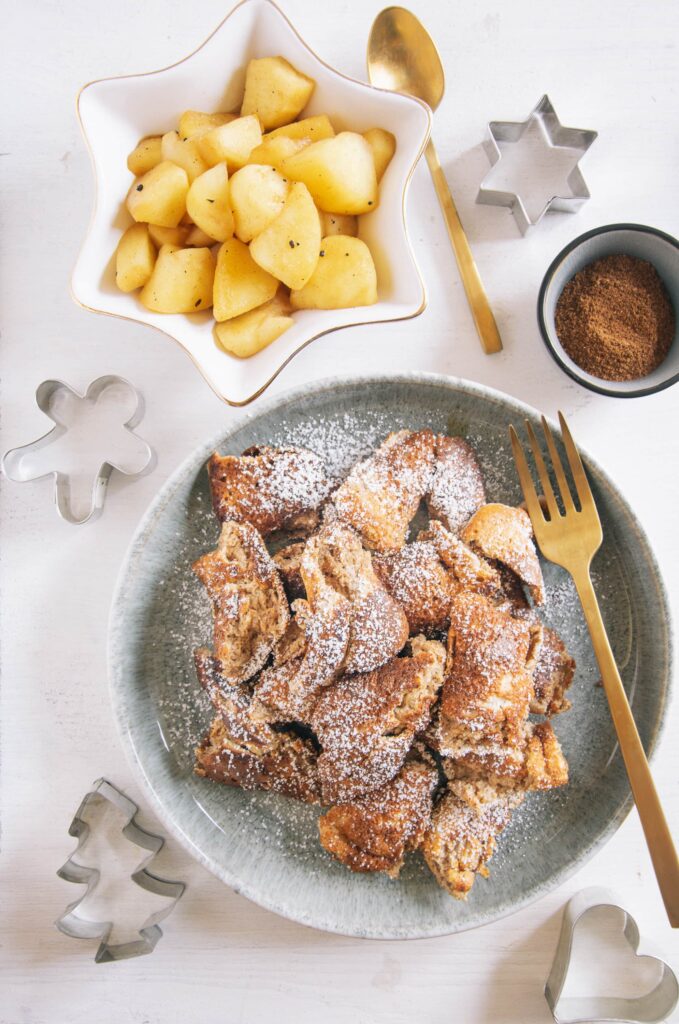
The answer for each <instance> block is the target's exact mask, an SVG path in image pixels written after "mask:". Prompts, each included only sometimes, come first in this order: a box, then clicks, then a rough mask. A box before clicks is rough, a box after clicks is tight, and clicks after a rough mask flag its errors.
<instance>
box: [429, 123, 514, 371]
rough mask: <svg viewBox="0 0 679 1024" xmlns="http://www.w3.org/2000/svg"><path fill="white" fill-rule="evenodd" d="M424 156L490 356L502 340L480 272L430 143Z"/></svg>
mask: <svg viewBox="0 0 679 1024" xmlns="http://www.w3.org/2000/svg"><path fill="white" fill-rule="evenodd" d="M425 156H426V157H427V163H428V164H429V170H430V171H431V176H432V178H433V181H434V188H435V189H436V194H437V196H438V198H439V203H440V204H441V210H442V211H443V218H444V220H445V222H446V227H447V228H448V234H449V236H450V242H451V245H452V247H453V252H454V253H455V259H456V260H457V265H458V268H459V270H460V277H461V278H462V284H463V285H464V290H465V292H466V293H467V300H468V302H469V307H470V309H471V311H472V316H473V317H474V323H475V324H476V330H477V331H478V334H479V338H480V339H481V345H482V347H483V351H484V352H485V353H486V355H491V354H492V353H493V352H501V351H502V340H501V338H500V332H499V331H498V329H497V324H496V323H495V317H494V316H493V311H492V310H491V308H490V305H489V303H488V296H487V295H486V292H485V289H484V287H483V284H482V283H481V278H480V277H479V272H478V270H477V269H476V263H475V262H474V257H473V256H472V251H471V249H470V248H469V242H468V241H467V236H466V235H465V233H464V228H463V227H462V223H461V222H460V218H459V216H458V212H457V210H456V208H455V203H454V202H453V197H452V196H451V194H450V189H449V188H448V182H447V181H446V176H445V174H444V173H443V170H442V169H441V164H440V163H439V158H438V154H437V152H436V149H435V148H434V143H433V142H432V141H431V139H430V140H429V142H428V143H427V148H426V149H425Z"/></svg>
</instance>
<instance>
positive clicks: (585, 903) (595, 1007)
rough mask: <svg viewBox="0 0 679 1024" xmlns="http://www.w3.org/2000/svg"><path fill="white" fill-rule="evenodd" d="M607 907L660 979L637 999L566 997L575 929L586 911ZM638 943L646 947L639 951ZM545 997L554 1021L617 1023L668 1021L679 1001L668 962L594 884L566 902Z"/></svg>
mask: <svg viewBox="0 0 679 1024" xmlns="http://www.w3.org/2000/svg"><path fill="white" fill-rule="evenodd" d="M599 907H607V908H609V909H610V910H612V911H613V912H614V913H615V914H617V916H618V918H619V920H620V925H621V930H622V934H623V936H624V938H625V940H626V941H627V944H628V945H629V947H630V949H631V950H632V952H633V953H634V955H635V956H637V957H639V958H642V957H643V958H646V959H649V960H652V961H653V962H655V963H656V964H657V965H658V966H659V968H660V978H659V981H658V982H657V984H656V985H655V987H654V988H652V989H651V991H650V992H646V993H644V994H643V995H641V996H636V997H635V998H623V997H621V996H588V995H584V994H583V995H576V996H564V995H563V991H564V987H565V985H566V979H567V977H568V969H569V967H570V963H571V956H572V953H573V940H574V937H575V933H576V930H577V929H578V928H579V927H580V926H581V922H583V921H584V919H585V918H586V916H587V914H588V913H589V912H590V911H592V910H595V909H597V908H599ZM640 948H643V951H642V952H640ZM545 999H546V1000H547V1005H548V1006H549V1009H550V1010H551V1012H552V1016H553V1017H554V1020H555V1022H556V1024H585V1022H588V1021H610V1022H613V1024H659V1022H660V1021H664V1020H666V1018H668V1017H669V1016H670V1014H671V1013H672V1011H673V1010H674V1008H675V1006H676V1005H677V1001H678V1000H679V983H678V982H677V976H676V975H675V973H674V971H673V970H672V968H671V967H670V966H669V964H667V963H665V961H664V960H662V959H661V958H660V957H659V956H657V955H656V954H655V951H651V949H650V946H649V944H648V943H647V942H646V941H642V939H641V936H640V934H639V928H638V926H637V923H636V921H635V920H634V918H633V917H632V915H631V914H630V912H629V911H628V910H626V909H625V908H624V907H623V906H621V905H620V902H619V899H618V897H617V896H616V895H615V893H613V892H611V891H610V890H609V889H603V888H599V887H598V886H593V887H592V888H590V889H583V890H581V892H578V893H576V894H575V896H573V897H572V899H570V900H569V902H568V903H567V904H566V907H565V909H564V913H563V920H562V922H561V933H560V935H559V941H558V944H557V947H556V953H555V954H554V961H553V963H552V969H551V971H550V973H549V977H548V979H547V984H546V985H545Z"/></svg>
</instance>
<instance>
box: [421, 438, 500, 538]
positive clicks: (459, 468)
mask: <svg viewBox="0 0 679 1024" xmlns="http://www.w3.org/2000/svg"><path fill="white" fill-rule="evenodd" d="M485 501H486V490H485V487H484V485H483V476H482V475H481V469H480V467H479V464H478V462H477V461H476V455H475V454H474V449H473V448H472V446H471V445H470V444H469V443H468V442H467V441H465V440H464V438H462V437H448V436H447V435H446V434H439V435H438V436H437V438H436V460H435V462H434V472H433V474H432V478H431V483H430V485H429V490H428V492H427V508H428V510H429V515H430V516H431V518H432V519H438V520H440V522H442V523H443V525H444V526H445V528H446V529H447V530H450V531H451V532H452V533H456V532H457V531H458V530H459V529H460V528H461V527H462V526H464V524H465V523H466V522H467V520H468V519H469V518H470V517H471V516H472V515H473V514H474V512H476V510H477V509H478V508H480V507H481V505H483V504H485Z"/></svg>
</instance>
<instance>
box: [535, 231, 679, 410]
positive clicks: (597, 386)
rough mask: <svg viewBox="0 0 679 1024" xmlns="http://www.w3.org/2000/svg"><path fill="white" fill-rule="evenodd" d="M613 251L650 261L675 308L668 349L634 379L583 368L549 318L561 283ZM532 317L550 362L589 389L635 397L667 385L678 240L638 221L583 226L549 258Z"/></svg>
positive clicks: (672, 377)
mask: <svg viewBox="0 0 679 1024" xmlns="http://www.w3.org/2000/svg"><path fill="white" fill-rule="evenodd" d="M615 253H626V254H627V255H629V256H636V257H637V258H638V259H642V260H648V262H649V263H652V264H653V266H654V267H655V269H656V270H657V271H658V274H659V275H660V277H661V279H662V281H663V284H664V285H665V287H666V288H667V291H668V293H669V296H670V298H671V300H672V305H673V306H674V309H675V313H677V314H678V327H677V329H675V336H674V341H673V342H672V345H671V346H670V350H669V352H668V353H667V355H666V356H665V358H664V359H663V361H662V363H661V364H660V366H658V367H656V369H655V370H653V372H652V373H649V374H648V376H647V377H640V378H639V379H638V380H624V381H615V380H602V379H601V378H600V377H594V376H592V374H591V373H587V372H586V371H585V370H583V369H581V368H580V367H579V366H578V364H577V363H575V362H574V361H573V360H572V359H571V357H570V356H569V355H568V354H567V353H566V351H565V350H564V348H563V346H562V345H561V342H560V341H559V338H558V335H557V333H556V327H555V324H554V312H555V309H556V304H557V302H558V301H559V296H560V295H561V292H562V291H563V288H564V286H565V285H566V283H567V282H568V281H570V279H571V278H572V277H573V276H574V275H575V274H577V273H578V271H580V270H582V269H583V267H585V266H586V265H587V264H588V263H592V262H593V261H594V260H600V259H603V258H604V257H605V256H612V255H613V254H615ZM538 323H539V325H540V333H541V334H542V337H543V340H544V342H545V345H546V346H547V349H548V350H549V352H550V354H551V356H552V358H553V359H554V360H555V362H557V363H558V364H559V366H560V367H561V369H562V370H564V372H565V373H567V374H568V376H569V377H572V378H573V380H576V381H577V382H578V384H582V386H583V387H585V388H589V390H590V391H596V392H598V393H599V394H600V395H612V396H613V397H614V398H639V397H640V396H642V395H652V394H655V392H656V391H662V390H663V389H664V388H669V387H671V386H672V384H676V383H677V381H679V241H677V239H676V238H673V237H672V236H671V235H666V234H665V232H664V231H658V230H657V228H649V227H645V226H644V225H643V224H607V225H605V226H604V227H601V228H594V230H593V231H586V232H585V234H584V235H580V236H579V237H578V238H575V239H573V241H572V242H569V243H568V245H567V246H566V247H565V248H564V249H562V250H561V252H560V253H559V255H558V256H557V257H556V258H555V259H554V260H552V262H551V264H550V266H549V268H548V270H547V273H546V274H545V276H544V278H543V281H542V284H541V286H540V294H539V295H538Z"/></svg>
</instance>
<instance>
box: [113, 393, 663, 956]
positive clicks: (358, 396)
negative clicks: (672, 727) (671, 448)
mask: <svg viewBox="0 0 679 1024" xmlns="http://www.w3.org/2000/svg"><path fill="white" fill-rule="evenodd" d="M525 416H527V417H528V418H529V419H532V420H533V421H535V413H534V411H533V410H531V409H529V408H527V407H526V406H523V405H521V404H520V403H519V402H516V401H514V400H513V399H511V398H508V397H507V396H505V395H501V394H499V393H497V392H493V391H490V390H488V389H486V388H482V387H479V386H478V385H475V384H469V383H466V382H463V381H458V380H454V379H451V378H447V377H437V376H431V375H412V376H404V377H382V378H379V377H378V378H369V379H356V378H354V379H351V380H331V381H327V382H322V383H320V384H318V385H309V386H305V387H303V388H300V389H298V390H297V391H295V392H292V393H290V394H288V395H286V396H284V397H282V398H279V399H277V400H276V401H274V402H270V403H268V404H263V405H262V406H261V407H260V410H259V411H258V412H257V413H256V414H255V415H253V416H247V417H243V419H242V420H241V421H240V424H239V425H238V426H236V427H235V428H234V429H232V430H230V431H229V432H226V433H224V434H222V435H221V436H218V437H214V438H212V439H211V440H210V441H209V442H208V443H206V444H205V445H204V446H203V447H201V448H200V449H199V450H198V451H196V452H195V453H194V454H193V455H192V456H191V457H190V458H189V459H188V460H187V461H186V462H185V463H184V465H183V466H180V468H179V469H178V470H177V472H176V473H175V474H174V475H173V476H172V478H171V479H170V480H169V481H168V482H167V483H166V484H165V486H164V487H163V488H162V490H161V491H160V493H159V494H158V496H157V498H156V499H155V501H154V502H153V503H152V505H151V507H150V508H149V510H148V511H147V513H146V515H145V516H144V518H143V520H142V522H141V524H140V526H139V529H138V530H137V533H136V536H135V538H134V540H133V542H132V545H131V547H130V550H129V553H128V555H127V558H126V560H125V563H124V565H123V568H122V571H121V575H120V579H119V584H118V588H117V592H116V595H115V598H114V602H113V609H112V614H111V623H110V673H111V687H112V695H113V703H114V708H115V713H116V716H117V719H118V723H119V725H120V729H121V732H122V735H123V737H124V740H125V743H126V745H127V747H128V750H129V751H130V752H131V755H132V758H133V761H134V763H135V764H136V766H137V767H138V769H139V772H140V774H141V775H142V777H143V779H144V782H145V784H146V786H147V788H148V790H149V793H150V794H151V795H152V797H153V799H154V802H155V805H156V810H157V812H158V814H159V816H160V818H161V819H162V821H163V822H164V824H165V826H166V827H167V828H168V829H169V830H170V831H171V832H172V833H173V834H174V835H175V836H176V837H177V838H178V839H179V840H180V841H181V842H182V843H183V844H184V845H185V846H186V848H187V849H188V850H189V851H190V852H191V853H192V854H193V856H195V857H196V858H197V859H198V860H199V861H201V862H202V863H203V864H204V865H205V866H206V867H208V868H209V869H210V871H212V872H214V874H215V875H217V876H218V877H219V878H221V879H222V880H223V881H224V882H226V883H227V884H228V885H230V886H232V887H233V888H234V889H236V890H237V891H238V892H241V893H242V894H243V895H245V896H248V897H249V898H250V899H252V900H254V901H255V902H257V903H259V904H261V905H262V906H264V907H267V908H269V909H270V910H273V911H275V912H276V913H278V914H283V915H285V916H286V917H289V918H292V919H293V920H295V921H300V922H302V923H304V924H307V925H312V926H314V927H316V928H322V929H326V930H328V931H334V932H340V933H343V934H346V935H356V936H370V937H374V938H416V937H420V936H431V935H440V934H444V933H448V932H455V931H460V930H462V929H465V928H471V927H473V926H476V925H480V924H484V923H486V922H488V921H493V920H495V919H496V918H499V917H502V916H503V915H505V914H509V913H510V912H512V911H514V910H517V909H518V908H519V907H522V906H524V905H525V904H526V903H528V902H530V901H531V900H534V899H536V898H537V897H539V896H541V895H543V894H544V893H546V892H548V891H549V890H550V889H552V888H553V887H554V886H556V885H557V884H558V883H559V882H561V881H563V880H564V878H566V877H567V876H568V875H569V874H570V873H572V872H573V871H574V870H575V869H576V868H577V867H578V866H579V865H580V864H582V863H583V861H585V860H586V859H587V858H588V857H590V856H591V855H592V854H593V853H594V851H595V850H596V849H597V848H598V847H599V846H601V845H602V844H603V843H604V842H605V841H606V840H607V839H608V838H610V836H611V835H612V834H613V833H614V831H615V830H616V829H617V828H618V826H619V825H620V823H621V822H622V820H623V818H624V817H625V815H626V813H627V811H628V810H629V807H630V793H629V787H628V784H627V779H626V776H625V773H624V770H623V766H622V762H621V759H620V754H619V751H618V749H617V745H616V740H615V736H614V733H613V728H612V726H611V722H610V718H609V714H608V710H607V705H606V700H605V697H604V694H603V691H602V689H601V687H600V686H598V685H597V680H598V672H597V669H596V666H595V663H594V660H593V655H592V652H591V648H590V644H589V640H588V636H587V631H586V628H585V625H584V622H583V619H582V616H581V613H580V609H579V606H578V603H577V600H576V597H575V594H574V591H573V587H572V585H571V583H570V581H569V579H568V578H567V577H566V575H565V574H564V573H563V572H562V571H561V570H560V569H558V568H556V567H555V566H553V565H549V564H546V565H544V571H545V578H546V582H547V589H548V595H549V599H548V604H547V607H546V612H545V617H546V619H547V621H548V622H549V623H551V624H552V625H554V626H555V627H556V628H557V629H558V630H559V632H560V633H561V634H562V636H564V638H565V639H566V640H567V643H568V645H569V647H570V649H571V651H572V652H573V654H574V656H575V657H576V659H577V663H578V669H577V676H576V679H575V682H574V685H573V688H572V699H573V708H572V710H571V711H569V712H568V713H566V714H564V715H562V716H560V717H559V718H557V719H556V720H555V729H556V731H557V733H558V735H559V738H560V740H561V743H562V745H563V748H564V750H565V752H566V755H567V757H568V761H569V763H570V783H569V785H568V786H567V787H565V788H564V789H562V790H556V791H553V792H551V793H542V794H537V793H536V794H531V795H530V797H529V799H528V800H527V801H526V803H525V804H524V806H523V807H522V808H521V809H520V810H519V811H518V812H517V813H516V814H515V816H514V818H513V820H512V822H511V824H510V826H509V828H508V829H507V830H506V832H505V833H504V835H503V836H502V839H501V841H500V844H499V849H498V852H497V853H496V855H495V857H494V858H493V860H492V862H491V874H490V878H488V879H479V881H477V883H476V885H475V886H474V889H473V891H472V893H471V895H470V897H469V899H468V900H467V902H466V903H461V902H456V901H455V900H453V899H452V898H451V897H450V896H448V895H447V894H446V893H445V892H444V891H443V890H442V889H440V888H439V887H438V886H437V885H436V883H435V881H434V879H433V877H432V876H431V875H430V874H429V873H428V871H427V869H426V867H425V865H424V864H423V862H422V861H421V859H420V857H419V855H417V854H416V855H413V856H412V857H411V858H410V860H409V862H408V863H407V864H406V867H405V868H404V870H403V872H402V874H401V877H400V878H399V880H398V881H391V880H390V879H388V878H386V877H385V876H382V875H380V876H374V877H371V876H362V875H353V874H351V873H350V872H349V871H347V870H346V869H345V868H343V867H342V866H341V865H339V864H336V863H334V862H333V861H331V859H330V857H329V856H328V855H327V854H326V853H325V852H324V851H323V850H322V849H321V847H320V845H319V843H318V839H317V824H316V822H317V817H318V813H319V812H318V809H317V808H314V807H308V806H305V805H302V804H297V803H295V802H293V801H290V800H286V799H285V798H284V797H280V796H277V795H274V794H265V793H245V792H242V791H240V790H235V789H230V788H227V787H225V786H219V785H217V784H214V783H211V782H209V781H207V780H204V779H199V778H197V777H196V776H195V775H193V774H192V771H191V767H192V759H193V747H194V745H195V743H196V741H197V740H198V739H199V737H200V736H201V734H202V732H203V731H204V729H205V726H206V724H207V722H208V719H209V709H208V707H207V706H206V703H205V700H204V698H203V696H202V694H201V693H200V692H199V690H198V686H197V683H196V680H195V676H194V672H193V665H192V658H191V651H192V649H193V648H194V647H195V646H197V645H199V644H201V643H205V642H209V632H210V615H209V608H208V606H207V602H206V599H205V597H204V596H203V594H202V593H201V589H200V587H199V585H198V584H197V582H196V581H195V580H194V578H193V576H192V573H191V570H190V565H191V562H192V561H193V559H194V558H196V557H197V556H198V555H199V554H200V553H201V552H203V551H205V550H206V549H208V548H210V547H211V546H213V544H214V541H215V540H216V538H217V533H218V530H217V523H216V521H215V520H214V517H213V515H212V512H211V508H210V499H209V493H208V487H207V478H206V474H205V471H204V465H205V462H206V460H207V458H208V456H209V455H210V453H211V452H212V451H213V450H215V449H219V450H220V451H221V452H224V453H226V452H231V453H240V452H241V451H242V450H243V449H244V448H247V447H248V446H249V445H252V444H290V443H292V444H300V445H306V446H308V447H310V448H313V449H314V450H316V451H317V452H318V453H319V454H320V455H322V456H324V457H325V458H326V461H327V463H328V466H329V468H330V470H331V471H332V472H335V473H341V472H342V471H343V470H346V468H347V467H348V465H350V464H351V463H352V462H353V461H355V460H356V459H357V458H359V457H360V456H363V455H364V454H366V453H367V452H368V451H369V450H370V449H371V448H373V447H374V446H375V445H376V444H377V443H379V441H380V440H381V439H382V438H383V437H384V436H385V435H386V434H387V433H388V432H389V431H390V430H394V429H398V428H401V427H431V428H433V429H434V430H437V431H447V432H449V433H461V434H464V435H465V436H466V437H468V438H469V440H470V441H471V442H472V443H473V444H474V446H475V448H476V451H477V453H478V455H479V458H480V461H481V463H482V466H483V469H484V471H485V476H486V482H487V489H488V494H489V498H490V499H491V500H499V501H506V502H510V503H517V502H519V501H520V500H521V495H520V492H519V488H518V483H517V480H516V475H515V472H514V468H513V464H512V458H511V451H510V447H509V443H508V436H507V426H508V424H509V423H511V422H517V421H520V420H521V419H523V417H525ZM587 464H588V468H589V471H590V478H591V480H592V487H593V490H594V494H595V497H596V500H597V504H598V507H599V511H600V513H601V518H602V521H603V527H604V537H605V541H604V545H603V548H602V549H601V551H600V552H599V554H598V555H597V556H596V559H595V563H594V576H595V584H596V588H597V591H598V593H599V596H600V599H601V604H602V608H603V614H604V618H605V620H606V624H607V627H608V630H609V634H610V637H611V642H612V644H613V649H614V651H615V654H616V657H617V660H618V664H619V666H620V669H621V672H622V676H623V680H624V683H625V687H626V689H627V692H628V693H629V696H630V699H631V701H632V707H633V709H634V714H635V717H636V720H637V724H638V726H639V730H640V732H641V736H642V739H643V741H644V744H645V746H646V748H647V750H649V751H650V750H652V749H653V747H654V745H655V743H656V740H657V737H658V733H659V730H660V726H661V722H662V718H663V713H664V710H665V705H666V701H667V696H668V688H669V679H670V659H671V650H670V636H669V631H668V621H669V620H668V615H667V608H666V598H665V594H664V591H663V586H662V582H661V579H660V576H659V573H658V568H657V566H656V563H655V560H654V558H653V555H652V553H651V551H650V549H649V545H648V541H647V540H646V537H645V536H644V534H643V532H642V530H641V529H640V527H639V524H638V523H637V521H636V519H635V518H634V515H633V513H632V511H631V510H630V508H629V507H628V505H627V504H626V502H625V501H624V500H623V498H622V497H621V496H620V494H619V493H618V491H617V490H616V488H615V487H614V485H613V484H612V483H611V482H610V480H608V478H607V477H606V476H605V475H604V473H603V472H602V471H601V470H600V469H598V468H597V467H596V465H594V464H593V463H592V461H591V460H587Z"/></svg>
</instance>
